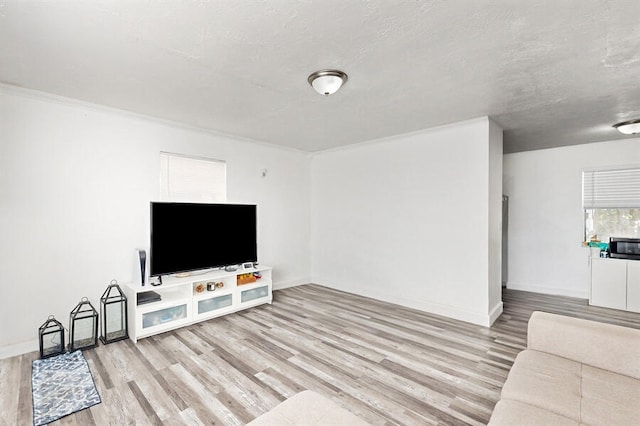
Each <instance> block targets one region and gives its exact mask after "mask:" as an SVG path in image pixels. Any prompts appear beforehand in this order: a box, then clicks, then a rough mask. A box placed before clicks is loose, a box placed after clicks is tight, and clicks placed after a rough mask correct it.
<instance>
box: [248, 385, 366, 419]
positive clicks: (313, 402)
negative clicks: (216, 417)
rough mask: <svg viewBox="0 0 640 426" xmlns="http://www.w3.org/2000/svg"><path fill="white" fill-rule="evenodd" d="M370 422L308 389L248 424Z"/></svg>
mask: <svg viewBox="0 0 640 426" xmlns="http://www.w3.org/2000/svg"><path fill="white" fill-rule="evenodd" d="M368 424H369V423H367V422H365V421H364V420H362V419H361V418H360V417H358V416H356V415H355V414H353V413H351V412H350V411H347V410H345V409H344V408H342V407H340V406H339V405H337V404H336V403H334V402H333V401H331V400H329V399H327V398H325V397H324V396H322V395H320V394H317V393H315V392H313V391H310V390H306V391H303V392H300V393H299V394H296V395H294V396H292V397H291V398H289V399H287V400H286V401H284V402H282V403H280V404H279V405H277V406H276V407H275V408H273V409H272V410H270V411H268V412H266V413H264V414H263V415H261V416H260V417H258V418H257V419H255V420H253V421H252V422H250V423H249V424H247V426H294V425H305V426H320V425H335V426H342V425H344V426H367V425H368Z"/></svg>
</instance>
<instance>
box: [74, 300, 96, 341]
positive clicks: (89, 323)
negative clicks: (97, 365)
mask: <svg viewBox="0 0 640 426" xmlns="http://www.w3.org/2000/svg"><path fill="white" fill-rule="evenodd" d="M96 346H98V312H97V311H96V309H95V308H94V307H93V305H92V304H91V302H89V299H87V298H86V297H83V298H82V300H80V303H78V306H76V307H75V308H73V311H71V314H70V315H69V351H70V352H73V351H75V350H78V349H91V348H95V347H96Z"/></svg>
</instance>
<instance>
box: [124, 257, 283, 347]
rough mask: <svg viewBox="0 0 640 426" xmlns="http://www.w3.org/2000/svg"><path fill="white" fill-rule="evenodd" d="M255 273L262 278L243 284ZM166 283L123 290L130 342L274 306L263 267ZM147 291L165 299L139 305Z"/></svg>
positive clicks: (170, 278) (171, 278)
mask: <svg viewBox="0 0 640 426" xmlns="http://www.w3.org/2000/svg"><path fill="white" fill-rule="evenodd" d="M254 273H258V274H259V275H261V278H257V279H256V281H255V282H249V283H245V284H240V283H241V282H242V281H243V280H242V275H243V274H251V275H253V274H254ZM239 278H240V279H239ZM249 280H251V278H249ZM162 282H163V284H162V285H159V286H152V285H150V284H147V285H145V286H141V285H139V284H125V285H124V286H123V291H124V292H125V294H126V296H127V306H128V312H127V315H128V321H129V338H131V340H133V342H134V343H135V342H137V341H138V339H141V338H143V337H148V336H152V335H154V334H158V333H162V332H165V331H169V330H174V329H176V328H180V327H184V326H186V325H189V324H194V323H196V322H200V321H205V320H208V319H211V318H215V317H219V316H221V315H226V314H229V313H232V312H237V311H241V310H243V309H247V308H251V307H253V306H257V305H261V304H263V303H271V301H272V299H273V296H272V287H273V284H272V279H271V268H270V267H268V266H262V265H260V266H258V267H257V268H253V269H238V270H237V271H233V272H227V271H224V270H215V271H211V272H207V273H204V274H200V275H191V276H186V277H175V276H168V277H163V278H162ZM207 285H208V286H207ZM207 287H208V288H209V289H207ZM147 291H154V292H156V293H158V294H159V295H160V297H161V299H160V300H158V301H154V302H150V303H145V304H141V305H138V304H137V299H138V293H144V292H147Z"/></svg>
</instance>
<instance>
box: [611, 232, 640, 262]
mask: <svg viewBox="0 0 640 426" xmlns="http://www.w3.org/2000/svg"><path fill="white" fill-rule="evenodd" d="M609 253H610V256H611V257H612V258H617V259H634V260H640V238H618V237H611V238H610V239H609Z"/></svg>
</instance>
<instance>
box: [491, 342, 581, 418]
mask: <svg viewBox="0 0 640 426" xmlns="http://www.w3.org/2000/svg"><path fill="white" fill-rule="evenodd" d="M580 368H581V366H580V364H579V363H577V362H574V361H570V360H568V359H565V358H560V357H558V356H555V355H551V354H547V353H544V352H538V351H532V350H530V349H527V350H524V351H522V352H520V354H518V356H517V357H516V361H515V363H514V364H513V367H512V368H511V371H510V372H509V376H508V377H507V381H506V382H505V384H504V387H503V388H502V395H501V398H502V399H511V400H515V401H520V402H523V403H526V404H529V405H533V406H535V407H539V408H541V409H544V410H547V411H551V412H553V413H555V414H558V415H561V416H564V417H568V418H570V419H576V420H579V419H580V395H581V394H580V380H581V378H580Z"/></svg>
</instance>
